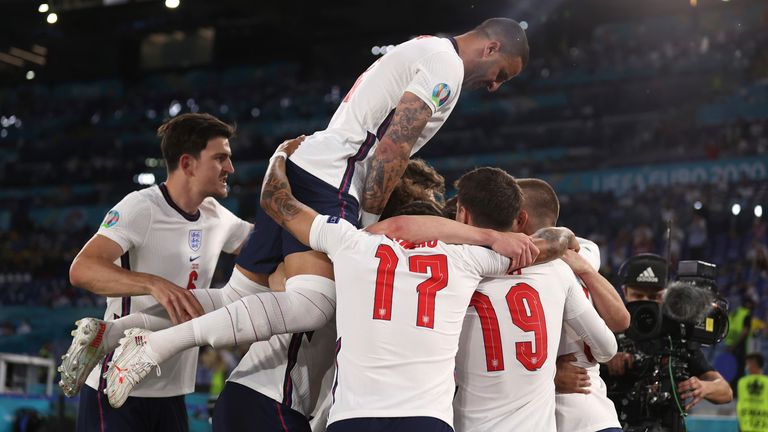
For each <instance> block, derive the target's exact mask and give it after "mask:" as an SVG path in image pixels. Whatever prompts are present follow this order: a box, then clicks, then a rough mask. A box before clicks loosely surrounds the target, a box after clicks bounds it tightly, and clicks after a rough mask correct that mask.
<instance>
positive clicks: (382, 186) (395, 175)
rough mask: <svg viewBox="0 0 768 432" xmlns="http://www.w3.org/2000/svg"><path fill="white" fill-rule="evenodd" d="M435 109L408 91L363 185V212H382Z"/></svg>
mask: <svg viewBox="0 0 768 432" xmlns="http://www.w3.org/2000/svg"><path fill="white" fill-rule="evenodd" d="M431 116H432V110H431V109H430V107H429V106H428V105H427V104H426V103H424V101H422V100H421V98H419V97H418V96H416V95H415V94H413V93H411V92H405V93H404V94H403V96H402V97H401V98H400V102H399V103H398V104H397V107H396V108H395V113H394V114H393V116H392V121H391V123H390V124H389V128H388V129H387V132H386V133H385V134H384V136H383V137H382V139H381V141H380V142H379V145H377V146H376V151H375V152H374V154H373V156H372V157H371V160H370V165H369V166H368V172H367V173H366V176H365V186H364V187H363V196H362V206H361V207H362V209H363V211H365V212H367V213H370V214H374V215H380V214H381V212H382V211H383V210H384V206H385V205H386V203H387V200H389V195H390V194H391V193H392V190H393V189H394V188H395V185H396V184H397V182H398V181H399V180H400V177H402V175H403V172H405V168H406V167H407V166H408V159H409V158H410V157H411V149H412V148H413V146H414V145H415V144H416V140H417V139H418V138H419V136H420V135H421V132H422V131H423V130H424V127H425V126H426V125H427V121H428V120H429V118H430V117H431Z"/></svg>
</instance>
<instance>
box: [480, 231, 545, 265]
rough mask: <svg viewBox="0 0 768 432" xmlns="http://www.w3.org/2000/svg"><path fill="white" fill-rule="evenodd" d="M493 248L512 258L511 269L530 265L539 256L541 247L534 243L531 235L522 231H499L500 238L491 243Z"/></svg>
mask: <svg viewBox="0 0 768 432" xmlns="http://www.w3.org/2000/svg"><path fill="white" fill-rule="evenodd" d="M491 249H493V250H494V251H496V253H498V254H500V255H504V256H505V257H508V258H509V259H510V260H512V262H511V263H510V266H509V268H510V269H519V268H523V267H528V266H529V265H531V264H533V262H534V261H535V260H536V257H537V256H539V248H537V247H536V245H535V244H533V240H532V239H531V238H530V237H528V236H527V235H525V234H522V233H510V232H505V233H499V236H498V238H497V239H496V240H495V241H494V242H493V243H492V244H491Z"/></svg>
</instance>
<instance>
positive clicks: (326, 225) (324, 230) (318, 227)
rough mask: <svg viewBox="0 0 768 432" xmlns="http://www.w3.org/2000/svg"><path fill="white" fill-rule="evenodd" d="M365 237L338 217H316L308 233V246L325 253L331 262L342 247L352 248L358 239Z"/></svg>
mask: <svg viewBox="0 0 768 432" xmlns="http://www.w3.org/2000/svg"><path fill="white" fill-rule="evenodd" d="M365 235H366V234H364V233H362V232H361V231H359V230H358V229H357V228H355V226H354V225H352V224H351V223H349V222H347V221H346V220H344V219H342V218H340V217H338V216H327V215H317V216H316V217H315V220H314V221H312V228H310V231H309V246H310V247H311V248H312V249H314V250H317V251H320V252H325V253H326V254H328V257H329V258H330V259H331V260H333V259H334V256H335V255H336V254H337V253H338V252H339V251H340V250H341V249H342V248H343V247H350V246H352V245H353V244H355V243H356V241H355V240H356V239H357V238H358V237H361V236H365Z"/></svg>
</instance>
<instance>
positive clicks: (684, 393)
mask: <svg viewBox="0 0 768 432" xmlns="http://www.w3.org/2000/svg"><path fill="white" fill-rule="evenodd" d="M709 384H710V383H709V382H707V381H702V380H700V379H698V378H697V377H691V378H688V379H687V380H685V381H683V382H681V383H678V384H677V392H678V393H679V394H680V399H682V400H686V399H690V402H688V404H686V405H685V410H686V411H688V410H689V409H691V408H693V407H694V406H695V405H696V404H697V403H699V402H701V400H702V399H704V398H705V397H706V396H707V394H709Z"/></svg>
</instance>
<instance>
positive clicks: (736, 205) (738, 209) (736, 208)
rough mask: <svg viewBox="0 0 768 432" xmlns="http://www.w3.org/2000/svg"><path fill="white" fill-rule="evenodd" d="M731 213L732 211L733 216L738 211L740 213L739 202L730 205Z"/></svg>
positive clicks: (737, 213)
mask: <svg viewBox="0 0 768 432" xmlns="http://www.w3.org/2000/svg"><path fill="white" fill-rule="evenodd" d="M731 213H733V215H734V216H738V215H739V213H741V204H739V203H736V204H734V205H733V206H731Z"/></svg>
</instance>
